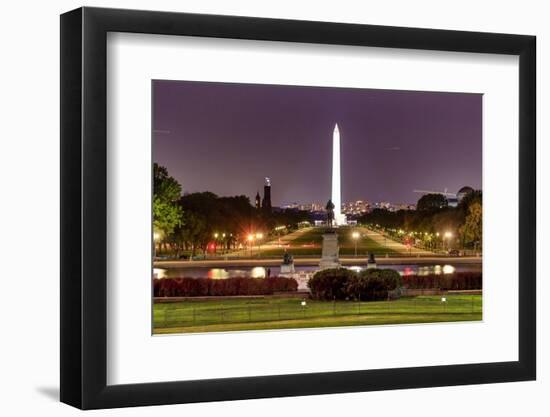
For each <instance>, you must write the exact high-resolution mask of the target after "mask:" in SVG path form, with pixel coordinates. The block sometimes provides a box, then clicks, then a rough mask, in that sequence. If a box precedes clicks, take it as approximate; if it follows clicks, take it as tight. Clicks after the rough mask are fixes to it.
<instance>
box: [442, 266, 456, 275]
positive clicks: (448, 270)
mask: <svg viewBox="0 0 550 417" xmlns="http://www.w3.org/2000/svg"><path fill="white" fill-rule="evenodd" d="M455 270H456V268H455V267H454V266H452V265H443V273H444V274H452V273H453V272H455Z"/></svg>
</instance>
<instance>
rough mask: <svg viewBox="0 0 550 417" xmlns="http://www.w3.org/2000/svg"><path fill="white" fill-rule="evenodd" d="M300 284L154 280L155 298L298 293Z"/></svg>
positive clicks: (274, 280) (269, 280)
mask: <svg viewBox="0 0 550 417" xmlns="http://www.w3.org/2000/svg"><path fill="white" fill-rule="evenodd" d="M297 289H298V283H297V282H296V280H294V279H292V278H283V277H270V278H248V277H236V278H226V279H210V278H163V279H154V280H153V294H154V296H155V297H206V296H226V295H271V294H273V293H275V292H285V291H296V290H297Z"/></svg>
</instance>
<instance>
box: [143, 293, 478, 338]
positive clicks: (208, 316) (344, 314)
mask: <svg viewBox="0 0 550 417" xmlns="http://www.w3.org/2000/svg"><path fill="white" fill-rule="evenodd" d="M481 297H482V296H481V295H448V296H446V300H447V301H446V302H442V301H441V297H439V296H420V297H412V298H401V299H399V300H395V301H373V302H352V301H338V302H330V301H313V300H306V306H302V305H301V302H302V300H301V299H299V298H290V297H289V298H270V297H265V298H261V297H259V298H241V299H235V298H231V299H226V300H208V301H184V302H177V303H156V304H155V305H154V308H153V323H154V324H153V325H154V329H153V333H155V334H163V333H196V332H220V331H234V330H267V329H290V328H308V327H335V326H354V325H375V324H405V323H433V322H453V321H475V320H481V319H482V298H481Z"/></svg>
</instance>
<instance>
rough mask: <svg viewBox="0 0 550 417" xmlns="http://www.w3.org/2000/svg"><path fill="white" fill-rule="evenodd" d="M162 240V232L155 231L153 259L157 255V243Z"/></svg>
mask: <svg viewBox="0 0 550 417" xmlns="http://www.w3.org/2000/svg"><path fill="white" fill-rule="evenodd" d="M159 240H160V233H159V232H154V233H153V259H155V258H156V257H157V243H158V241H159Z"/></svg>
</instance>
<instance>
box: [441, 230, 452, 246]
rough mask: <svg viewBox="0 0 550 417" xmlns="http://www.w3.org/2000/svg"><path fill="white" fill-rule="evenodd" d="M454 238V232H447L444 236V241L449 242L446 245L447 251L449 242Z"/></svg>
mask: <svg viewBox="0 0 550 417" xmlns="http://www.w3.org/2000/svg"><path fill="white" fill-rule="evenodd" d="M452 237H453V234H452V232H449V231H447V232H445V234H444V235H443V238H444V240H446V241H447V245H446V246H447V250H448V249H449V241H450V240H451V238H452Z"/></svg>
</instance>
